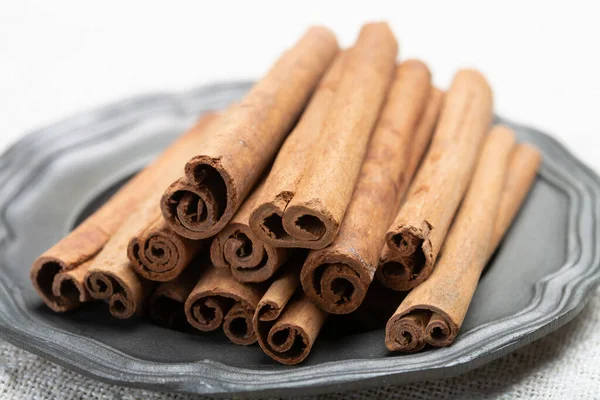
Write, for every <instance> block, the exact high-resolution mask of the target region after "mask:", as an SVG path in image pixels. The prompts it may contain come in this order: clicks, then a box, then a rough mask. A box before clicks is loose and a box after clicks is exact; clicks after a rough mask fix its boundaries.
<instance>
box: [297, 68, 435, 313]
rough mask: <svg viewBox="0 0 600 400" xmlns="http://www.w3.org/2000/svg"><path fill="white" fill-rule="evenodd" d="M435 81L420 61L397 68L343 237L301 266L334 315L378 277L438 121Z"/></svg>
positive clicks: (357, 300)
mask: <svg viewBox="0 0 600 400" xmlns="http://www.w3.org/2000/svg"><path fill="white" fill-rule="evenodd" d="M430 80H431V75H430V73H429V69H428V68H427V66H425V64H423V63H422V62H420V61H416V60H410V61H406V62H404V63H402V64H401V65H400V66H399V67H398V68H397V71H396V76H395V79H394V82H393V84H392V87H391V89H390V91H389V94H388V98H387V101H386V104H385V105H384V107H383V111H382V114H381V116H380V118H379V122H378V123H377V126H376V128H375V132H374V133H373V137H372V138H371V141H370V143H369V147H368V149H367V154H366V157H365V160H364V163H363V165H362V169H361V172H360V175H359V177H358V181H357V183H356V187H355V189H354V193H353V195H352V199H351V200H350V204H349V206H348V210H347V211H346V215H345V217H344V221H343V222H342V225H341V227H340V230H339V233H338V236H337V237H336V238H335V240H334V241H333V243H331V244H330V245H329V246H327V247H326V248H324V249H321V250H313V251H311V252H310V254H309V256H308V258H307V260H306V263H305V264H304V267H303V268H302V273H301V281H302V287H303V288H304V292H305V293H306V294H307V296H308V297H310V299H311V300H312V301H314V302H315V303H316V304H317V305H318V306H319V307H321V308H322V309H323V310H325V311H327V312H329V313H332V314H347V313H350V312H353V311H354V310H356V309H357V308H358V307H359V306H360V304H361V303H362V302H363V300H364V298H365V295H366V293H367V290H368V288H369V285H370V284H371V282H372V281H373V277H374V275H375V270H376V269H377V263H378V261H379V255H380V252H381V248H382V247H383V245H384V239H385V238H384V236H385V231H386V230H387V229H388V227H389V226H390V223H391V222H392V219H393V218H394V216H395V213H396V210H397V209H398V205H399V203H400V199H401V198H402V196H403V195H404V192H405V190H406V187H407V186H408V183H409V182H410V180H411V179H412V176H413V175H414V172H415V170H416V168H417V165H418V163H419V161H420V160H421V157H422V156H423V154H424V153H425V150H426V148H427V145H428V144H429V139H430V138H431V135H432V133H433V128H434V126H435V122H436V120H437V116H438V111H439V108H440V104H441V99H442V93H441V92H440V91H439V90H437V89H434V88H432V87H431V83H430Z"/></svg>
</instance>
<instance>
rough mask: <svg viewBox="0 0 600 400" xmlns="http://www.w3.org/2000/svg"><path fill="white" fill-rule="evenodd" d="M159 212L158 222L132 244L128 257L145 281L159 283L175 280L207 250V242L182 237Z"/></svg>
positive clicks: (135, 237)
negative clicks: (197, 256) (196, 257)
mask: <svg viewBox="0 0 600 400" xmlns="http://www.w3.org/2000/svg"><path fill="white" fill-rule="evenodd" d="M153 207H154V209H155V212H154V213H155V219H154V222H152V223H150V224H149V225H148V226H146V227H145V228H143V229H142V230H141V231H140V232H138V233H137V234H136V235H135V236H133V237H132V238H131V240H130V241H129V245H128V246H127V257H128V258H129V261H131V264H132V266H133V268H134V269H135V271H136V272H137V273H138V274H140V275H141V276H142V277H144V278H146V279H148V280H151V281H157V282H167V281H171V280H173V279H175V278H176V277H177V276H179V274H181V272H182V271H183V270H184V269H185V268H186V267H187V266H188V264H189V263H190V262H191V261H192V259H193V258H194V257H195V256H196V255H197V254H198V253H199V252H200V251H201V250H202V248H203V247H205V245H206V243H205V241H201V240H191V239H187V238H184V237H181V236H179V235H178V234H177V233H175V232H173V230H172V229H171V228H169V227H168V226H167V224H166V222H165V220H164V219H163V217H162V215H161V213H160V208H159V207H158V206H153Z"/></svg>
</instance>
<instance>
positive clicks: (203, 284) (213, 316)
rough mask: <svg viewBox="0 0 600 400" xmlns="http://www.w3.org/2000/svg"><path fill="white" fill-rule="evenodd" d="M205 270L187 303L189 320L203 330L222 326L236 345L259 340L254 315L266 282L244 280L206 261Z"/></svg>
mask: <svg viewBox="0 0 600 400" xmlns="http://www.w3.org/2000/svg"><path fill="white" fill-rule="evenodd" d="M204 264H205V265H202V266H201V268H202V270H203V272H202V273H201V275H200V279H199V281H198V283H197V284H196V286H195V287H194V289H193V290H192V292H191V293H190V295H189V297H188V299H187V300H186V302H185V314H186V317H187V320H188V322H189V323H190V324H191V325H192V326H193V327H194V328H196V329H198V330H200V331H205V332H206V331H214V330H215V329H218V328H219V327H220V326H222V327H223V331H224V332H225V335H227V337H228V338H229V340H231V341H232V342H233V343H235V344H240V345H250V344H253V343H255V342H256V334H255V332H254V326H253V325H252V316H253V315H254V311H255V310H256V305H257V304H258V302H259V300H260V298H261V297H262V295H263V294H264V292H265V287H264V285H260V284H258V285H257V284H248V283H241V282H239V281H238V280H236V279H235V278H234V277H233V276H232V275H231V271H230V270H229V269H227V268H216V267H214V266H213V265H211V264H210V262H209V260H205V261H204Z"/></svg>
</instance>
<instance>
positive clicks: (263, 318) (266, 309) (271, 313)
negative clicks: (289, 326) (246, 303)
mask: <svg viewBox="0 0 600 400" xmlns="http://www.w3.org/2000/svg"><path fill="white" fill-rule="evenodd" d="M279 314H281V309H280V308H279V306H278V305H277V304H276V303H275V302H273V301H265V302H264V303H263V302H262V301H261V304H259V307H258V308H257V310H256V318H257V319H258V321H260V322H269V321H275V320H276V319H277V318H278V317H279Z"/></svg>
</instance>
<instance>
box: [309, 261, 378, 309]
mask: <svg viewBox="0 0 600 400" xmlns="http://www.w3.org/2000/svg"><path fill="white" fill-rule="evenodd" d="M349 262H351V261H350V260H349ZM301 280H302V288H303V289H304V292H305V293H306V295H307V296H308V297H309V298H310V299H311V300H312V301H313V302H314V303H315V304H317V305H318V306H319V308H321V309H322V310H324V311H326V312H328V313H330V314H348V313H351V312H352V311H354V310H356V309H357V308H358V307H359V306H360V305H361V303H362V302H363V300H364V298H365V296H366V293H367V290H368V287H369V285H368V284H367V283H365V282H364V281H363V279H361V276H360V275H359V273H358V272H357V269H356V268H353V267H352V266H351V265H350V264H348V263H344V262H332V263H327V262H322V261H321V262H319V261H316V262H315V261H313V260H311V259H310V258H309V259H308V260H307V262H306V263H305V266H304V268H303V271H302V278H301Z"/></svg>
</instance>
